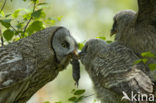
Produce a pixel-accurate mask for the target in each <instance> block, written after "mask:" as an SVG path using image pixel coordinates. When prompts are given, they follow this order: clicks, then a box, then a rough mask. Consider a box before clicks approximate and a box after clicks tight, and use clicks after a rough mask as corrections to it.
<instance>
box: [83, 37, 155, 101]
mask: <svg viewBox="0 0 156 103" xmlns="http://www.w3.org/2000/svg"><path fill="white" fill-rule="evenodd" d="M80 59H81V62H82V64H84V66H85V69H86V70H87V72H88V73H89V76H90V78H91V79H92V81H93V84H94V87H95V90H96V93H97V97H98V98H99V99H101V101H102V103H129V101H121V98H122V96H123V94H122V92H123V91H124V92H125V93H127V94H128V95H130V93H131V91H133V92H135V93H137V92H140V93H147V94H148V93H152V92H153V83H152V82H151V79H150V77H149V76H148V75H147V74H148V71H147V70H146V67H145V65H144V64H143V63H139V64H134V63H135V61H136V60H138V59H139V57H137V55H136V54H135V53H134V52H133V51H132V50H130V49H129V48H126V47H125V46H122V45H120V44H118V43H117V42H114V43H111V44H107V43H105V42H104V41H103V40H100V39H91V40H89V41H87V42H86V44H85V46H84V47H83V49H82V51H81V53H80Z"/></svg>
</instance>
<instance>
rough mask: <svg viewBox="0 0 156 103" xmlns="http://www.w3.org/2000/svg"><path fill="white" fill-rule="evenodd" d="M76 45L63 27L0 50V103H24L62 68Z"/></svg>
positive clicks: (42, 32)
mask: <svg viewBox="0 0 156 103" xmlns="http://www.w3.org/2000/svg"><path fill="white" fill-rule="evenodd" d="M76 50H77V43H76V41H75V40H74V38H73V37H72V36H71V35H70V33H69V31H68V30H67V29H66V28H64V27H59V26H58V27H57V26H54V27H49V28H47V29H45V30H42V31H40V32H37V33H35V34H33V35H31V36H29V37H26V38H23V39H21V40H19V41H17V42H13V43H11V44H9V45H6V46H3V47H1V48H0V103H26V101H27V100H29V98H30V97H31V96H32V95H33V94H34V93H35V92H37V91H38V90H39V89H40V88H41V87H43V86H44V85H45V84H46V83H48V82H50V81H52V80H53V79H54V78H55V77H56V76H57V75H58V73H59V71H61V70H63V69H65V68H66V66H67V65H68V63H69V61H70V58H71V55H74V52H75V51H76Z"/></svg>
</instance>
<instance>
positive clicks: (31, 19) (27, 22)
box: [22, 1, 36, 36]
mask: <svg viewBox="0 0 156 103" xmlns="http://www.w3.org/2000/svg"><path fill="white" fill-rule="evenodd" d="M35 7H36V1H35V2H34V7H33V12H32V14H33V13H34V11H35ZM32 14H31V17H30V19H29V20H28V22H27V24H26V25H25V27H24V30H23V35H22V36H24V33H25V32H26V29H27V27H28V25H29V23H30V22H31V20H32Z"/></svg>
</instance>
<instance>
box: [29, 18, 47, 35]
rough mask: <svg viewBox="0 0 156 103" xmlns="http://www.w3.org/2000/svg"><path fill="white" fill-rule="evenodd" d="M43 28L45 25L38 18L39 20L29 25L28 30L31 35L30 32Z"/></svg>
mask: <svg viewBox="0 0 156 103" xmlns="http://www.w3.org/2000/svg"><path fill="white" fill-rule="evenodd" d="M43 28H44V26H43V23H42V21H39V20H37V21H34V22H33V23H32V24H31V25H30V26H29V27H28V29H27V32H28V33H29V35H30V34H32V33H34V32H36V31H39V30H41V29H43Z"/></svg>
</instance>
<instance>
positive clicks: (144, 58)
mask: <svg viewBox="0 0 156 103" xmlns="http://www.w3.org/2000/svg"><path fill="white" fill-rule="evenodd" d="M141 56H142V58H141V59H138V60H136V61H135V63H134V64H138V63H141V62H143V63H144V64H146V63H147V62H148V59H150V58H156V56H155V55H154V54H153V53H151V52H143V53H141ZM148 66H149V68H150V70H155V69H156V64H154V63H151V64H148Z"/></svg>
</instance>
